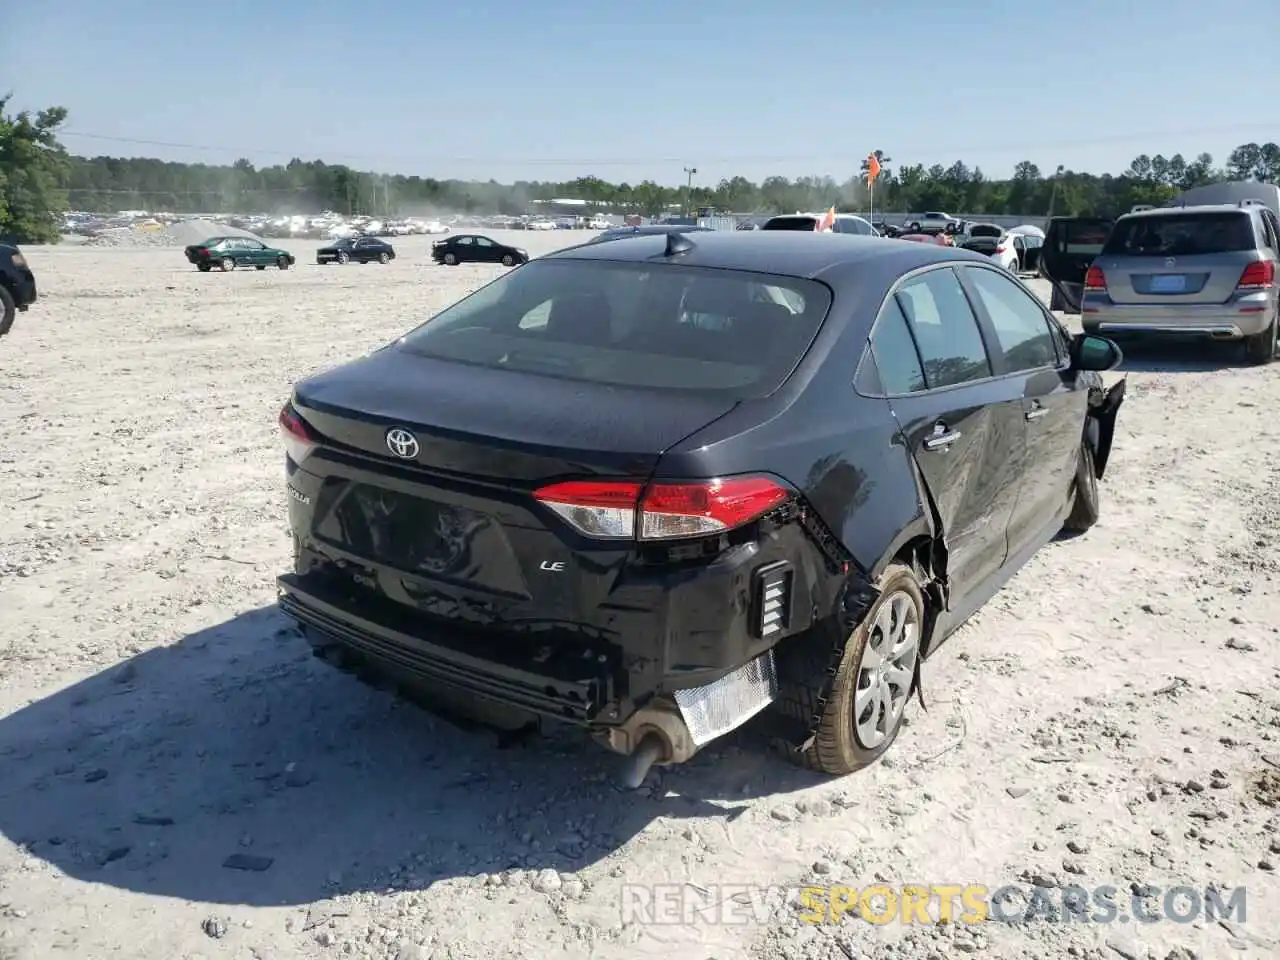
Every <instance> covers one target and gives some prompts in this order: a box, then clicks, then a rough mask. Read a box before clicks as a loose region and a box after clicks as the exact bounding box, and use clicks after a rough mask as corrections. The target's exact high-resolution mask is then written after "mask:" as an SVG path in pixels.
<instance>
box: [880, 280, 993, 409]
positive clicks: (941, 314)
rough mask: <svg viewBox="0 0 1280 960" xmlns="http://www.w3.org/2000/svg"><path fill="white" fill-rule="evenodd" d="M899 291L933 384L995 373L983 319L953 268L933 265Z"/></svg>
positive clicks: (946, 384) (949, 383)
mask: <svg viewBox="0 0 1280 960" xmlns="http://www.w3.org/2000/svg"><path fill="white" fill-rule="evenodd" d="M896 296H897V300H898V306H899V307H900V308H901V310H902V313H903V314H904V315H905V316H906V318H907V323H908V325H909V326H910V327H911V332H912V333H913V334H914V335H915V341H916V345H917V346H918V347H919V350H920V359H921V360H922V361H923V363H924V375H925V381H926V383H927V384H928V386H929V388H930V389H936V388H938V387H950V386H955V385H956V384H959V383H968V382H970V381H973V380H982V379H984V378H986V377H989V376H991V361H990V360H989V359H988V358H987V349H986V346H985V344H984V343H983V341H982V332H981V331H980V330H979V329H978V320H977V318H976V317H975V316H974V315H973V308H972V307H970V306H969V300H968V298H967V297H966V296H965V295H964V289H963V288H962V287H961V286H960V281H959V280H958V279H957V278H956V275H955V274H954V273H952V272H951V271H950V270H931V271H929V272H928V273H926V274H923V275H922V276H919V277H916V278H914V279H912V280H908V281H907V282H906V283H904V284H903V285H902V287H901V288H900V289H899V290H898V293H897V295H896Z"/></svg>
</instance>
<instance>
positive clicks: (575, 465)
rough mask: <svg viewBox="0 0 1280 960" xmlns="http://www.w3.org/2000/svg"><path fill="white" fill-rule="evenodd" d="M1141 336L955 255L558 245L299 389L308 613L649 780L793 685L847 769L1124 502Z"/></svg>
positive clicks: (338, 638)
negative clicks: (1037, 560)
mask: <svg viewBox="0 0 1280 960" xmlns="http://www.w3.org/2000/svg"><path fill="white" fill-rule="evenodd" d="M1120 359H1121V357H1120V353H1119V351H1118V350H1117V349H1116V347H1115V345H1114V344H1112V343H1111V342H1110V341H1109V340H1106V339H1103V338H1100V337H1094V336H1086V335H1080V336H1075V337H1073V336H1071V335H1070V334H1069V333H1068V332H1067V331H1066V329H1065V328H1063V327H1062V326H1061V324H1060V323H1059V322H1058V321H1057V320H1055V319H1054V317H1053V316H1052V315H1050V314H1049V313H1048V311H1047V310H1046V309H1045V307H1044V305H1043V304H1042V303H1040V301H1039V300H1037V299H1036V297H1035V296H1034V295H1033V294H1032V293H1031V292H1030V291H1029V290H1028V289H1027V288H1026V287H1024V286H1023V285H1022V284H1021V283H1020V282H1019V281H1018V280H1017V279H1016V278H1015V277H1013V276H1012V275H1011V274H1010V273H1009V272H1008V271H1006V270H1003V269H1001V268H1000V267H999V266H997V265H996V264H993V263H992V262H991V260H990V259H989V258H987V257H983V256H980V255H978V254H975V253H969V252H967V251H963V250H956V249H954V248H951V247H943V246H940V245H935V244H918V243H885V242H884V241H883V240H880V239H878V238H873V237H850V236H839V235H833V234H813V233H796V232H790V231H764V230H761V231H752V232H750V233H738V232H724V233H720V232H710V233H687V234H677V233H670V234H667V235H665V236H647V237H646V236H639V237H635V238H633V239H630V240H626V241H619V242H614V243H599V244H586V245H582V246H577V247H573V248H570V249H567V250H561V251H558V252H556V253H553V254H550V255H548V256H545V257H542V258H540V259H537V260H534V261H533V262H532V263H530V264H529V265H528V266H523V267H520V268H519V269H518V270H513V271H510V272H509V273H506V274H504V275H503V277H502V278H501V279H499V280H497V281H495V282H494V283H491V284H488V285H487V286H484V287H482V288H481V289H480V290H479V291H477V292H476V293H474V294H472V295H471V296H469V297H467V298H466V299H464V300H462V301H461V302H459V303H456V304H454V305H453V306H451V307H449V308H448V309H446V310H445V311H444V312H442V313H440V314H439V315H437V316H436V317H434V318H432V319H430V320H428V321H427V322H426V323H425V324H423V325H421V326H419V327H418V328H417V329H416V330H413V331H411V332H409V333H408V334H406V335H405V336H404V337H402V338H400V339H399V340H397V341H395V342H394V343H391V344H388V345H387V346H386V347H384V348H382V349H380V350H376V351H375V352H373V353H372V354H370V355H369V356H367V357H365V358H363V359H359V360H356V361H354V362H351V363H347V364H345V365H343V366H340V367H338V368H336V369H333V370H329V371H327V372H325V373H321V374H318V375H316V376H313V377H311V378H309V379H307V380H305V381H302V382H300V383H298V384H297V385H296V386H295V388H294V392H293V397H292V399H291V400H290V402H289V403H288V404H286V405H285V406H284V408H283V409H282V411H281V414H280V426H281V432H282V439H283V441H284V446H285V450H286V458H285V479H286V483H287V493H288V504H289V521H290V527H291V528H292V533H293V546H294V569H293V570H292V571H291V572H289V573H287V574H285V575H284V576H282V577H280V578H279V581H278V584H279V587H280V589H281V591H282V595H281V598H280V606H281V608H282V609H283V611H284V612H285V613H287V614H289V615H290V616H292V617H293V618H295V619H296V620H297V621H299V622H300V623H301V624H302V626H303V629H304V632H305V634H306V635H307V636H308V638H309V639H310V640H311V642H312V643H313V645H314V647H315V649H316V650H317V652H318V653H319V654H320V655H321V656H323V657H324V658H325V659H327V660H329V661H330V662H332V663H334V664H336V665H338V666H342V667H344V668H349V669H352V670H355V671H357V672H362V671H364V670H366V669H367V670H368V671H369V672H370V673H371V674H372V675H373V676H377V674H378V672H379V671H380V670H385V671H389V672H390V673H391V674H393V675H395V676H398V677H400V678H403V680H404V684H405V686H407V687H408V688H409V689H410V691H413V690H414V689H415V688H418V689H424V690H426V691H429V692H430V702H431V703H432V704H433V705H434V706H435V707H436V708H437V709H443V710H445V711H448V710H449V709H450V708H451V707H452V708H456V709H458V710H460V711H462V712H463V713H472V714H473V715H474V713H475V712H478V711H479V710H480V709H482V708H481V705H482V704H486V703H487V704H492V705H495V706H492V707H489V708H486V709H487V713H488V714H489V715H490V716H492V717H494V718H495V721H497V722H499V723H500V725H504V726H516V727H518V726H520V725H522V724H523V723H525V722H528V721H530V720H531V719H532V718H533V717H544V718H547V717H549V718H553V719H556V720H559V721H567V722H570V723H575V724H578V725H580V726H582V727H584V728H586V729H587V730H588V731H590V732H592V733H594V734H595V735H596V736H597V737H598V738H599V739H600V740H601V741H602V742H603V743H604V744H605V745H607V746H609V747H611V748H612V749H614V750H616V751H617V752H619V753H623V754H627V755H630V756H631V757H632V758H633V759H634V761H635V766H634V767H632V768H631V770H630V774H631V775H630V777H629V778H628V779H629V782H630V783H631V784H635V783H637V782H638V781H639V780H640V779H642V778H643V775H644V773H645V771H646V770H647V768H648V766H649V765H650V764H652V763H653V762H655V761H656V762H658V763H673V762H676V763H678V762H681V761H683V760H685V759H687V758H689V757H690V756H691V755H692V754H693V752H694V751H695V750H697V749H699V748H700V747H701V746H702V745H703V744H705V743H707V742H709V741H710V740H712V739H714V738H715V737H717V736H719V735H721V734H723V733H725V732H727V731H728V730H731V729H733V728H734V727H735V726H737V725H739V724H741V723H744V722H745V721H746V720H748V719H749V718H751V717H752V716H754V715H755V714H757V713H760V712H762V711H765V710H766V708H770V709H769V712H770V714H771V716H770V719H771V720H772V721H773V722H774V723H775V724H776V725H777V727H778V728H779V730H782V731H786V732H785V733H780V737H781V739H782V740H783V741H784V742H789V743H790V744H792V745H793V747H794V749H795V753H796V754H797V755H798V756H799V757H801V758H803V760H804V762H805V763H806V764H809V765H811V766H814V767H816V768H818V769H821V770H823V771H825V772H827V773H831V774H843V773H848V772H850V771H852V770H855V769H857V768H859V767H862V766H865V765H866V764H868V763H870V762H872V761H873V760H875V759H876V758H877V757H879V756H880V755H881V754H882V753H883V752H884V751H885V750H887V749H888V748H889V746H890V744H891V743H892V742H893V740H894V737H895V736H896V735H897V732H898V729H899V727H900V725H901V721H902V717H903V711H904V709H905V707H906V704H907V701H908V699H909V698H910V696H911V694H912V693H913V691H915V690H916V688H917V685H918V683H919V677H920V673H919V669H918V668H919V663H920V661H921V660H923V659H924V658H925V657H928V656H929V655H931V654H932V653H933V651H935V650H937V649H938V648H939V645H940V644H941V643H942V641H943V640H945V639H946V638H947V637H948V636H949V635H950V634H951V633H953V632H954V631H955V630H956V628H957V627H958V626H959V625H960V624H962V623H964V621H965V620H966V619H967V618H968V617H969V616H970V615H971V614H973V613H974V612H975V611H976V610H978V609H979V608H980V607H981V606H982V604H983V603H985V602H986V600H987V599H988V598H990V597H991V596H992V595H993V594H994V593H995V592H996V591H997V590H998V589H999V588H1000V586H1001V585H1002V584H1004V583H1005V582H1006V581H1007V580H1008V579H1009V578H1010V577H1012V576H1013V574H1014V573H1015V572H1016V571H1017V570H1018V569H1020V568H1021V567H1022V566H1023V564H1025V563H1026V562H1027V560H1028V559H1029V558H1030V557H1031V555H1032V554H1033V553H1035V551H1036V550H1037V549H1039V548H1040V547H1041V546H1043V545H1044V544H1046V543H1048V542H1049V541H1050V540H1051V539H1053V538H1054V537H1055V536H1057V535H1058V534H1059V533H1060V532H1061V531H1062V530H1063V529H1064V528H1065V529H1068V530H1072V531H1083V530H1085V529H1087V528H1088V527H1090V526H1091V525H1092V524H1093V523H1094V522H1095V521H1096V520H1097V518H1098V510H1099V496H1098V480H1099V478H1100V477H1101V476H1102V474H1103V471H1104V469H1105V468H1106V464H1107V459H1108V454H1109V453H1110V450H1111V438H1112V435H1113V432H1114V427H1115V419H1116V412H1117V410H1118V408H1119V406H1120V403H1121V400H1122V398H1123V391H1124V384H1125V381H1124V380H1120V381H1119V382H1118V383H1117V384H1115V385H1114V386H1113V387H1112V388H1111V389H1110V390H1108V389H1105V388H1104V385H1103V381H1102V378H1101V377H1100V375H1099V372H1098V371H1102V370H1109V369H1112V368H1114V367H1115V366H1116V365H1117V364H1118V363H1119V362H1120ZM992 707H993V709H995V708H996V707H995V705H992Z"/></svg>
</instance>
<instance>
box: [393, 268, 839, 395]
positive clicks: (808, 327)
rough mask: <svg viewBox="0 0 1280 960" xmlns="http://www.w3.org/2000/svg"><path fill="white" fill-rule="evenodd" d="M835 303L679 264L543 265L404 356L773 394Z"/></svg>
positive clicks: (421, 338) (475, 298)
mask: <svg viewBox="0 0 1280 960" xmlns="http://www.w3.org/2000/svg"><path fill="white" fill-rule="evenodd" d="M830 306H831V293H830V291H829V289H828V288H827V287H826V286H825V285H823V284H821V283H818V282H817V281H814V280H805V279H800V278H796V277H777V276H772V275H770V274H760V273H739V272H736V271H729V270H712V269H706V268H699V267H688V266H681V265H675V264H669V263H659V264H654V263H647V262H645V263H616V262H604V261H598V260H568V259H565V260H557V259H549V260H538V261H534V262H533V263H529V264H526V265H524V266H522V267H518V268H516V269H515V270H513V271H511V272H510V273H508V274H505V275H504V276H502V277H500V278H499V279H498V280H495V281H494V282H493V283H490V284H488V285H487V286H485V287H482V288H481V289H479V290H478V291H476V292H475V293H474V294H472V295H471V296H470V297H467V298H466V299H465V300H462V301H460V302H459V303H456V304H454V305H453V306H452V307H449V308H448V309H447V310H445V311H444V312H443V313H440V314H438V315H437V316H435V317H434V318H432V319H431V320H428V321H427V322H426V323H424V324H423V325H421V326H420V327H418V328H417V329H415V330H413V331H412V332H410V333H409V334H407V335H406V336H405V337H403V338H402V339H401V340H400V344H399V349H403V350H408V351H410V352H412V353H417V354H420V355H422V356H427V357H434V358H437V359H440V360H452V361H456V362H459V363H467V364H472V365H475V366H480V367H489V368H492V369H503V370H518V371H521V372H525V373H537V374H544V375H547V376H555V377H563V378H566V379H570V380H581V381H586V382H590V383H599V384H611V385H615V386H628V387H644V388H651V389H660V390H687V391H691V392H699V393H709V394H717V395H724V396H728V397H733V398H740V399H751V398H754V397H763V396H767V395H768V394H770V393H772V392H773V391H774V390H776V389H777V388H778V387H779V386H781V384H782V382H783V381H784V380H785V379H786V378H787V376H788V375H789V374H790V373H791V371H792V369H794V367H795V365H796V364H797V363H798V362H799V361H800V358H801V357H802V356H803V355H804V353H805V351H806V350H807V349H808V348H809V344H810V343H811V342H812V341H813V338H814V336H815V335H816V334H817V332H818V328H819V327H820V326H821V325H822V321H823V318H825V317H826V314H827V310H828V309H829V307H830Z"/></svg>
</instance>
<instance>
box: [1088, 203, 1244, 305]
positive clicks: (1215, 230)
mask: <svg viewBox="0 0 1280 960" xmlns="http://www.w3.org/2000/svg"><path fill="white" fill-rule="evenodd" d="M1255 247H1256V241H1255V239H1254V236H1253V225H1252V223H1251V221H1250V218H1249V215H1248V214H1247V213H1245V212H1243V211H1195V212H1193V211H1189V210H1188V211H1177V212H1165V211H1153V212H1152V213H1146V214H1140V215H1137V216H1133V217H1123V218H1121V219H1120V220H1119V221H1117V223H1116V225H1115V227H1114V229H1113V230H1112V232H1111V236H1110V237H1109V238H1108V240H1107V244H1106V246H1105V248H1104V249H1103V251H1102V254H1101V255H1100V256H1099V257H1098V259H1097V261H1096V263H1097V266H1099V267H1100V268H1101V269H1102V272H1103V274H1104V275H1105V276H1106V281H1107V295H1108V296H1109V297H1110V298H1111V299H1112V300H1113V301H1114V302H1115V303H1120V304H1145V305H1160V306H1179V305H1185V304H1199V305H1216V304H1222V303H1226V302H1227V301H1228V300H1229V299H1231V297H1232V296H1233V295H1234V294H1235V291H1236V286H1237V284H1238V283H1239V282H1240V274H1241V273H1242V272H1243V271H1244V269H1245V267H1247V266H1248V265H1249V264H1250V263H1252V262H1253V261H1254V260H1256V259H1257V253H1256V250H1255Z"/></svg>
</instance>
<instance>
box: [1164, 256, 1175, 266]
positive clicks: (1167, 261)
mask: <svg viewBox="0 0 1280 960" xmlns="http://www.w3.org/2000/svg"><path fill="white" fill-rule="evenodd" d="M1177 262H1178V261H1177V260H1175V259H1173V257H1166V258H1165V261H1164V265H1165V266H1166V267H1172V266H1174V265H1175V264H1177Z"/></svg>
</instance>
